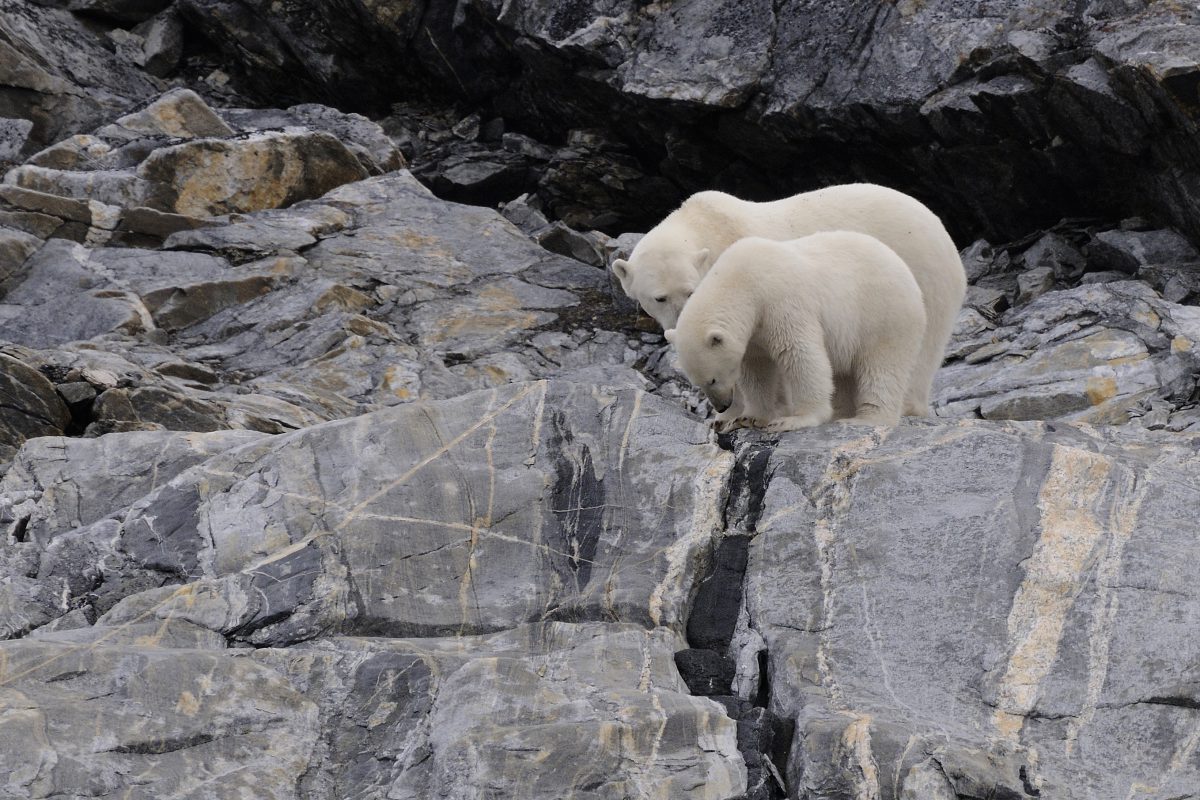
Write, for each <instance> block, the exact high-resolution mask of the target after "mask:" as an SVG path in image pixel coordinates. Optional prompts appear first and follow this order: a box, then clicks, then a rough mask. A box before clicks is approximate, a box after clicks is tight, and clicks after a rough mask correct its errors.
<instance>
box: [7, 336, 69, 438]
mask: <svg viewBox="0 0 1200 800" xmlns="http://www.w3.org/2000/svg"><path fill="white" fill-rule="evenodd" d="M70 419H71V415H70V413H69V412H68V411H67V407H66V405H65V404H64V403H63V401H62V400H61V399H60V398H59V396H58V394H57V393H55V391H54V384H52V383H51V382H50V381H48V380H47V379H46V377H45V376H44V375H42V374H41V373H40V372H38V371H37V370H36V369H33V368H32V367H30V366H29V365H28V364H25V363H23V362H21V361H19V360H17V359H16V358H13V357H12V356H9V355H6V354H4V353H0V462H7V461H9V460H11V459H12V457H13V455H14V454H15V453H16V450H17V448H18V447H20V446H21V443H22V442H24V441H25V440H26V439H30V438H33V437H36V436H58V435H61V434H62V433H63V431H64V430H65V429H66V427H67V423H68V422H70Z"/></svg>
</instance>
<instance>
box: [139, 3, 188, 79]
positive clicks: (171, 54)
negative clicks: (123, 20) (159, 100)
mask: <svg viewBox="0 0 1200 800" xmlns="http://www.w3.org/2000/svg"><path fill="white" fill-rule="evenodd" d="M133 32H134V33H135V34H137V35H138V36H139V37H141V40H142V43H141V53H140V56H141V60H140V62H139V63H141V65H142V68H143V69H145V70H146V72H148V73H150V74H151V75H154V76H155V77H158V78H165V77H166V76H168V75H170V74H171V73H172V72H174V71H175V68H176V67H177V66H178V65H179V60H180V58H182V57H183V20H182V19H181V18H180V16H179V14H178V12H176V11H175V9H174V8H168V9H166V10H164V11H162V12H161V13H158V14H155V15H154V16H153V17H151V18H150V19H148V20H146V21H145V22H143V23H141V24H140V25H138V26H136V27H135V28H134V29H133Z"/></svg>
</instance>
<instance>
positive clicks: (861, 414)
mask: <svg viewBox="0 0 1200 800" xmlns="http://www.w3.org/2000/svg"><path fill="white" fill-rule="evenodd" d="M925 328H926V320H925V304H924V302H923V300H922V297H921V289H920V287H919V286H918V285H917V282H916V280H915V278H914V276H913V274H912V272H911V271H910V270H909V269H908V266H907V265H906V264H905V263H904V261H903V259H901V258H900V256H898V255H897V254H896V253H895V252H893V251H892V250H891V249H890V248H888V247H887V246H886V245H884V244H883V243H881V242H880V241H879V240H877V239H874V238H872V237H870V236H867V235H865V234H862V233H856V232H852V231H833V232H826V233H816V234H813V235H811V236H806V237H804V238H801V239H796V240H793V241H786V242H779V241H774V240H771V239H764V238H760V237H749V238H746V239H741V240H739V241H738V242H736V243H735V244H733V245H732V246H731V247H729V248H728V249H727V250H725V252H724V253H722V254H721V257H720V258H718V259H717V261H716V263H715V264H714V265H713V267H712V269H711V270H710V271H709V273H708V274H707V275H706V276H705V277H704V280H702V281H700V284H699V285H698V286H697V287H696V291H695V293H694V294H693V295H692V298H691V299H690V300H688V302H687V304H686V305H684V307H683V313H681V314H680V315H679V324H678V325H677V326H676V327H675V328H674V329H670V330H668V331H667V339H668V340H669V341H671V342H672V343H673V344H674V345H675V348H676V350H677V351H678V354H679V366H680V368H681V369H682V370H683V373H684V374H685V375H687V377H688V380H690V381H691V382H692V383H694V384H695V385H696V386H698V387H699V388H700V389H702V390H703V391H704V393H705V394H706V395H707V396H708V399H709V401H710V402H711V403H712V405H713V408H715V409H716V410H717V411H718V412H720V413H719V414H718V416H717V419H716V425H717V428H718V429H719V430H728V429H731V428H734V427H738V426H740V425H753V426H755V427H760V428H766V429H767V430H772V431H790V430H795V429H797V428H804V427H809V426H812V425H820V424H822V423H825V422H828V421H830V420H831V419H833V418H834V408H833V405H832V399H833V393H834V383H835V380H839V379H840V381H839V384H840V385H841V386H843V387H846V389H845V390H846V391H847V392H848V394H849V395H851V397H852V402H853V409H854V413H853V417H852V418H851V419H850V420H849V421H850V422H857V423H864V424H872V425H894V424H896V423H897V422H899V420H900V414H901V411H902V410H903V406H904V402H905V394H906V392H907V391H908V385H909V379H910V377H911V375H912V370H913V366H914V364H915V363H916V361H917V359H918V358H919V357H920V354H921V343H922V338H923V337H924V335H925Z"/></svg>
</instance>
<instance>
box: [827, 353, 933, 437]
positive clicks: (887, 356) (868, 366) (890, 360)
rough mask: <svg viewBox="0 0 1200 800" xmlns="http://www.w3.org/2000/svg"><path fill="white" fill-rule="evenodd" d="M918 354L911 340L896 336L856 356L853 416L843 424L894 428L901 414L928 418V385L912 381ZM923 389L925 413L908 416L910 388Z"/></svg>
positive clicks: (911, 393)
mask: <svg viewBox="0 0 1200 800" xmlns="http://www.w3.org/2000/svg"><path fill="white" fill-rule="evenodd" d="M919 355H920V351H919V349H918V348H917V347H915V346H914V343H913V342H912V341H911V337H905V336H899V337H896V338H895V339H893V340H891V341H888V342H880V343H879V344H878V346H877V347H876V348H874V349H872V350H871V351H870V352H868V353H863V354H861V355H860V358H859V363H858V364H857V370H856V372H857V375H856V386H855V393H856V405H857V408H856V409H855V413H854V416H853V417H851V418H850V419H848V420H846V421H847V422H851V423H855V424H861V425H895V424H896V423H897V422H899V421H900V415H901V413H905V414H909V413H912V414H914V415H916V416H925V415H926V414H928V409H929V402H928V384H927V383H926V384H922V383H921V382H919V381H914V380H913V371H914V369H916V368H917V366H918V365H917V364H916V362H917V360H918V358H919ZM921 385H924V386H925V387H926V392H925V397H926V400H925V406H924V408H925V410H924V411H917V412H911V411H909V409H910V408H911V404H912V403H913V392H914V390H915V389H914V387H917V386H921Z"/></svg>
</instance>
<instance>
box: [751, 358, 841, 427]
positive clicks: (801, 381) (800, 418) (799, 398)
mask: <svg viewBox="0 0 1200 800" xmlns="http://www.w3.org/2000/svg"><path fill="white" fill-rule="evenodd" d="M775 361H776V365H777V368H778V371H779V372H778V376H779V381H780V385H781V388H782V389H783V390H784V392H785V393H786V395H787V410H788V412H789V413H788V414H785V415H783V416H779V417H776V418H775V419H772V420H770V421H769V422H768V423H767V425H766V426H765V427H766V429H767V430H769V431H776V432H779V431H794V430H799V429H800V428H811V427H813V426H816V425H823V424H825V423H826V422H829V421H830V420H831V419H833V402H832V398H833V367H832V366H831V365H830V363H829V356H828V354H826V352H825V347H824V344H823V342H819V341H818V342H808V343H806V345H805V346H802V347H794V346H793V347H788V348H785V349H784V350H783V351H782V352H780V353H779V354H778V355H776V357H775Z"/></svg>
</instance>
